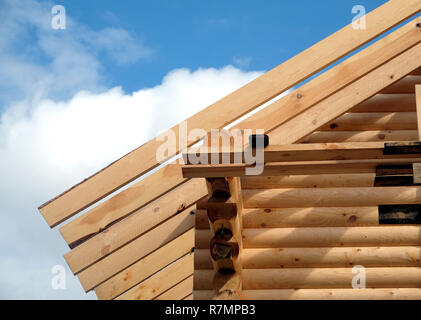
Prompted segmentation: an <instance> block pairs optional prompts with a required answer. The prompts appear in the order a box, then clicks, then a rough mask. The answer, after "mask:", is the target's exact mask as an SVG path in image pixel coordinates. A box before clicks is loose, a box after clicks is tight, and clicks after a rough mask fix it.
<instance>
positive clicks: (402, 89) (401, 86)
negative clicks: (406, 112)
mask: <svg viewBox="0 0 421 320" xmlns="http://www.w3.org/2000/svg"><path fill="white" fill-rule="evenodd" d="M417 84H421V76H417V75H413V76H411V75H409V76H406V77H405V78H403V79H402V80H400V81H398V82H396V83H394V84H393V85H391V86H389V87H387V88H386V89H384V90H382V93H385V94H402V93H412V94H413V93H414V92H415V86H416V85H417Z"/></svg>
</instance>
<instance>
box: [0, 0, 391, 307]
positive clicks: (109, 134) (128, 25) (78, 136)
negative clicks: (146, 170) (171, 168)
mask: <svg viewBox="0 0 421 320" xmlns="http://www.w3.org/2000/svg"><path fill="white" fill-rule="evenodd" d="M384 2H385V1H384V0H358V1H354V0H340V1H339V0H336V1H334V0H323V1H313V0H301V1H287V0H264V1H257V0H256V1H251V0H235V1H234V0H231V1H228V0H224V1H222V0H200V1H199V0H195V1H193V0H171V1H170V0H166V1H163V0H154V1H151V0H148V1H139V0H137V1H135V0H130V1H129V0H120V1H117V0H83V1H82V0H65V1H61V2H53V1H47V0H0V155H1V157H0V176H1V177H2V178H1V179H0V220H1V222H2V225H3V226H7V228H3V229H2V232H1V233H0V270H1V271H2V272H0V299H13V298H14V299H16V298H21V299H51V298H54V299H85V298H94V295H93V294H89V295H85V294H84V292H83V290H82V288H81V286H80V284H79V282H78V280H77V278H76V277H74V276H73V275H71V272H70V270H69V269H68V268H67V265H66V263H65V261H64V259H63V255H64V254H65V253H67V252H68V251H69V248H68V246H67V245H66V244H65V243H64V241H63V239H62V238H61V236H60V235H59V232H58V231H57V229H55V230H50V229H49V228H48V226H47V224H46V223H45V221H44V220H43V219H42V217H41V215H40V213H39V212H38V210H37V207H38V206H39V205H40V204H42V203H44V202H45V201H47V200H49V199H51V198H53V197H55V196H56V195H58V194H60V193H61V192H63V191H64V190H66V189H68V188H69V187H71V186H72V185H74V184H76V183H78V182H80V181H81V180H83V179H84V178H86V177H87V176H90V175H91V174H93V173H95V172H96V171H98V170H100V169H102V168H103V167H104V166H106V165H108V164H109V163H111V162H112V161H114V160H116V159H118V158H120V157H121V156H122V155H124V154H126V153H128V152H130V151H131V150H133V149H134V148H136V147H138V146H139V145H141V144H142V143H144V142H146V141H147V140H149V139H151V138H153V137H154V136H156V135H157V134H158V133H159V132H161V131H163V130H165V129H167V128H169V127H171V126H172V125H174V124H176V123H177V122H180V121H182V120H184V119H186V118H187V117H188V116H190V115H192V114H194V113H196V112H198V111H199V110H201V109H203V108H205V107H207V106H208V105H210V104H211V103H213V102H215V101H217V100H218V99H220V98H222V97H223V96H225V95H227V94H229V93H230V92H232V91H234V90H235V89H237V88H239V87H240V86H242V85H244V84H246V83H247V82H249V81H251V80H252V79H255V78H256V77H258V76H259V75H261V74H263V73H264V72H265V71H268V70H270V69H271V68H273V67H275V66H277V65H279V64H280V63H282V62H283V61H285V60H287V59H288V58H291V57H292V56H294V55H296V54H297V53H299V52H301V51H302V50H304V49H306V48H308V47H310V46H311V45H312V44H314V43H316V42H318V41H320V40H322V39H323V38H325V37H326V36H328V35H330V34H332V33H334V32H335V31H337V30H338V29H340V28H341V27H343V26H345V25H348V24H349V23H351V21H352V18H353V14H352V13H351V9H352V7H353V6H354V5H364V6H365V7H366V10H367V11H371V10H373V9H374V8H376V7H378V6H379V5H381V4H383V3H384ZM56 4H60V5H63V6H64V7H65V9H66V22H67V25H66V29H65V30H53V29H52V28H51V19H52V14H51V9H52V7H53V6H54V5H56ZM56 265H61V266H63V267H64V268H66V274H67V277H66V279H67V287H66V290H54V289H53V288H52V286H51V280H52V277H53V274H52V272H51V270H52V268H53V267H54V266H56Z"/></svg>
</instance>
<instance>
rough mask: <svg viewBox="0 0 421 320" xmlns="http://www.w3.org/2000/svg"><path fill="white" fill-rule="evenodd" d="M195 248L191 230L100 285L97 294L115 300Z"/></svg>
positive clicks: (96, 290) (99, 296) (100, 297)
mask: <svg viewBox="0 0 421 320" xmlns="http://www.w3.org/2000/svg"><path fill="white" fill-rule="evenodd" d="M193 247H194V230H193V229H190V230H188V231H187V232H185V233H183V234H182V235H180V236H178V237H177V238H175V239H174V240H172V241H170V242H168V243H167V244H166V245H164V246H162V247H161V248H159V249H158V250H156V251H154V252H152V253H151V254H149V255H147V256H146V257H144V258H143V259H141V260H139V261H137V262H136V263H134V264H132V265H131V266H129V267H128V268H126V269H124V270H122V271H120V272H119V273H117V274H116V275H114V276H113V277H111V278H110V279H108V280H107V281H105V282H103V283H102V284H100V285H99V286H98V287H96V288H95V293H96V295H97V297H98V298H99V299H101V300H110V299H114V298H115V297H117V296H118V295H120V294H122V293H123V292H125V291H127V290H129V289H130V288H131V287H133V286H135V285H136V284H138V283H139V282H141V281H143V280H145V279H146V278H148V277H150V276H151V275H153V274H154V273H156V272H158V271H159V270H161V269H163V268H164V267H165V266H167V265H169V264H170V263H172V262H174V261H175V260H177V259H179V258H181V257H182V256H184V255H186V254H187V253H189V252H190V251H191V248H193Z"/></svg>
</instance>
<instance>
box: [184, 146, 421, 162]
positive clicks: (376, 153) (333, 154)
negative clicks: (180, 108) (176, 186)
mask: <svg viewBox="0 0 421 320" xmlns="http://www.w3.org/2000/svg"><path fill="white" fill-rule="evenodd" d="M402 144H404V145H405V146H406V145H407V144H409V142H402ZM400 145H401V144H399V146H400ZM388 146H391V143H386V144H385V143H384V142H343V143H314V144H289V145H270V146H268V147H266V148H265V149H264V150H261V152H264V162H265V163H269V162H298V161H327V160H366V159H388V158H389V159H390V158H411V157H414V155H413V154H416V153H417V151H418V149H416V150H415V151H414V152H411V153H410V154H406V153H405V152H399V153H398V152H393V153H386V151H385V147H388ZM198 152H200V151H197V150H193V151H188V152H187V153H185V154H183V157H184V158H185V163H187V165H190V164H191V163H190V162H189V160H190V159H192V158H193V157H194V156H196V155H197V153H198ZM250 152H251V151H250V149H249V148H245V150H244V151H243V152H239V151H235V150H232V151H229V152H228V151H226V152H218V151H217V152H214V151H212V150H209V151H207V152H206V151H203V152H202V153H201V154H200V156H201V157H203V159H205V158H206V159H208V163H209V164H212V165H214V164H218V163H212V162H211V161H212V160H213V161H215V160H216V159H218V158H219V164H222V163H223V162H222V161H223V159H224V158H225V159H226V160H225V161H226V162H227V160H228V159H229V160H230V163H238V162H235V161H239V160H241V161H242V162H243V163H244V162H245V161H246V159H247V154H250ZM419 153H420V154H421V151H420V152H419ZM253 154H254V150H253ZM184 167H185V166H183V169H184Z"/></svg>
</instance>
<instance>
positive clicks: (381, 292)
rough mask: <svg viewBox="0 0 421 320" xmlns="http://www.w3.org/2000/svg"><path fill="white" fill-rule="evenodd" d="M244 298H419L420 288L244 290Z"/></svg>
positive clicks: (420, 296) (420, 297) (420, 298)
mask: <svg viewBox="0 0 421 320" xmlns="http://www.w3.org/2000/svg"><path fill="white" fill-rule="evenodd" d="M243 299H244V300H421V289H420V288H367V289H365V290H355V289H278V290H276V289H273V290H244V292H243Z"/></svg>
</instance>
